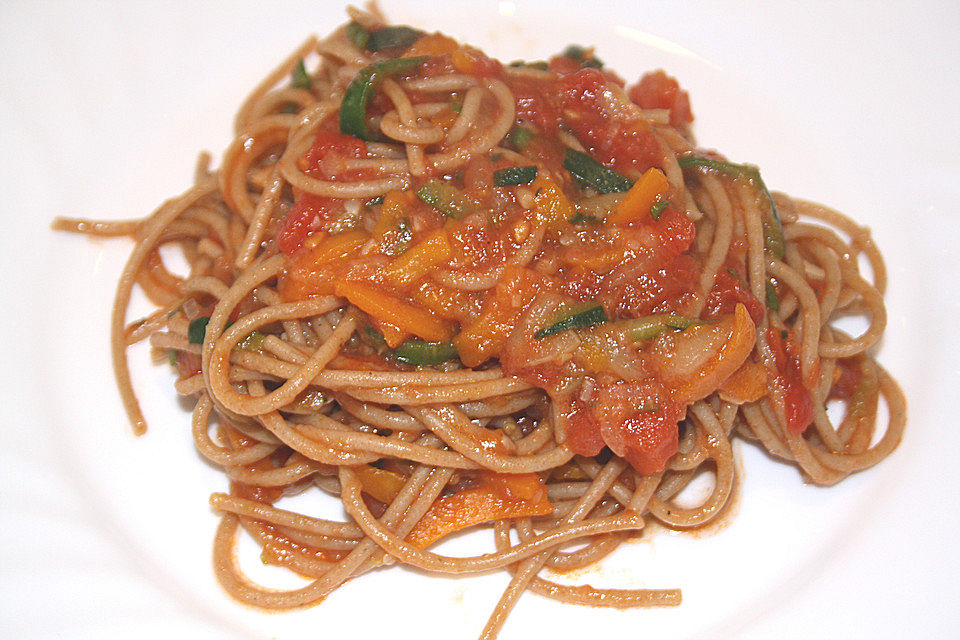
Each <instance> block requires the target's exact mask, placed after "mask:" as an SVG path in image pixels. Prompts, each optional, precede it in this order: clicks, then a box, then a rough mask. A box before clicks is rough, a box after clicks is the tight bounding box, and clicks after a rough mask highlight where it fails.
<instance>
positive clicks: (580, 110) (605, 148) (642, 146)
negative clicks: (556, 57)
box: [560, 69, 663, 173]
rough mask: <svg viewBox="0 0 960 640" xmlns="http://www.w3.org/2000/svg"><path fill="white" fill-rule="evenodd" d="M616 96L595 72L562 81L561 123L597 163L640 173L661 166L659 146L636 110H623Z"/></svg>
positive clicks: (647, 124) (584, 71) (587, 72)
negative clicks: (571, 131)
mask: <svg viewBox="0 0 960 640" xmlns="http://www.w3.org/2000/svg"><path fill="white" fill-rule="evenodd" d="M617 92H619V95H622V90H620V89H619V88H617V89H616V91H615V90H614V89H613V88H611V86H608V81H607V78H606V77H605V76H604V75H603V74H602V73H601V72H600V71H598V70H597V69H583V70H581V71H578V72H577V73H574V74H571V75H568V76H564V77H562V78H561V79H560V104H561V108H562V114H563V122H564V124H566V125H567V126H568V127H570V129H572V130H573V132H574V133H575V134H576V136H577V139H579V140H580V141H581V142H582V143H583V144H584V145H585V146H586V147H587V148H588V149H589V151H590V152H591V155H593V156H594V157H596V159H597V160H599V161H600V162H602V163H604V164H605V165H607V166H610V167H613V168H614V169H617V170H619V171H625V172H632V173H643V172H644V171H646V170H647V169H649V168H650V167H654V166H658V165H659V164H660V161H661V158H662V155H663V153H662V151H661V150H660V143H659V142H657V139H656V136H655V135H654V134H653V130H652V129H651V128H650V125H649V123H647V121H646V120H644V119H643V118H641V117H639V115H638V114H636V113H635V108H634V111H631V110H629V109H626V108H624V105H623V102H625V101H626V99H625V98H624V99H623V100H621V99H620V97H619V95H618V93H617Z"/></svg>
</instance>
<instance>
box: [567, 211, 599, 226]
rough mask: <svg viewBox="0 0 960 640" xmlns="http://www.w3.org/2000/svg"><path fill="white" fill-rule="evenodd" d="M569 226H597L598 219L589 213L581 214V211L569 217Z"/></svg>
mask: <svg viewBox="0 0 960 640" xmlns="http://www.w3.org/2000/svg"><path fill="white" fill-rule="evenodd" d="M569 222H570V224H575V225H586V224H599V223H600V218H598V217H596V216H591V215H590V214H589V213H583V212H582V211H577V212H576V213H575V214H573V215H572V216H570V220H569Z"/></svg>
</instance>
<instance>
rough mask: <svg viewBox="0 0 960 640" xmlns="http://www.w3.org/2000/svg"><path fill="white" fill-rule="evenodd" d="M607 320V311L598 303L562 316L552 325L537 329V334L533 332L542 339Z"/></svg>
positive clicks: (535, 336) (534, 335) (538, 338)
mask: <svg viewBox="0 0 960 640" xmlns="http://www.w3.org/2000/svg"><path fill="white" fill-rule="evenodd" d="M606 321H607V313H606V311H604V310H603V307H601V306H600V305H596V306H593V307H590V308H589V309H586V310H585V311H580V312H577V313H574V314H572V315H569V316H566V317H564V318H561V319H560V320H558V321H556V322H554V323H553V324H551V325H550V326H548V327H545V328H543V329H540V330H539V331H537V332H536V333H535V334H533V337H534V338H536V339H537V340H542V339H544V338H546V337H548V336H552V335H554V334H556V333H560V332H561V331H568V330H570V329H583V328H585V327H592V326H593V325H596V324H602V323H604V322H606Z"/></svg>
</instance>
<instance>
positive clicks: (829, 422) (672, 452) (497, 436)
mask: <svg viewBox="0 0 960 640" xmlns="http://www.w3.org/2000/svg"><path fill="white" fill-rule="evenodd" d="M692 120H693V116H692V114H691V111H690V105H689V100H688V97H687V94H686V92H684V91H683V90H681V89H680V87H679V86H678V84H677V82H676V81H675V80H674V79H673V78H671V77H669V76H667V75H666V74H665V73H663V72H662V71H656V72H653V73H648V74H646V75H644V76H643V78H641V79H640V81H639V82H638V83H636V84H633V85H627V84H626V83H624V82H623V81H622V80H621V79H620V78H619V77H618V76H617V75H616V74H615V73H613V72H612V71H610V70H608V69H607V68H606V67H604V65H603V63H602V62H601V61H600V60H599V59H598V58H597V57H596V56H595V55H594V53H593V50H592V49H589V48H583V47H577V46H571V47H569V48H567V49H566V50H565V51H564V52H563V53H562V54H560V55H558V56H555V57H553V58H551V59H550V60H549V61H548V62H524V61H518V62H515V63H511V64H509V65H506V64H503V63H500V62H498V61H496V60H493V59H491V58H489V57H487V56H486V55H485V54H483V53H482V52H480V51H478V50H476V49H473V48H471V47H469V46H464V45H462V44H460V43H458V42H456V41H454V40H452V39H451V38H448V37H446V36H444V35H441V34H437V33H434V34H428V33H424V32H423V31H421V30H418V29H414V28H411V27H406V26H391V25H388V24H387V23H386V22H385V21H384V19H383V18H382V17H381V16H379V15H378V14H376V13H375V12H369V13H368V12H359V11H353V10H351V21H350V23H349V24H347V25H344V26H342V27H340V28H339V29H337V30H336V31H335V32H334V33H333V34H332V35H330V36H329V37H327V38H325V39H322V40H317V39H310V40H308V41H307V42H305V43H304V44H303V45H302V46H300V47H299V48H297V49H296V50H295V51H294V52H293V53H292V54H291V55H290V56H289V57H288V58H287V59H286V60H285V61H283V63H281V64H280V65H279V66H278V67H277V68H276V70H275V71H273V72H272V73H271V74H269V75H268V76H267V77H266V78H265V79H264V80H263V82H261V84H260V85H258V86H257V87H256V89H255V90H254V91H253V93H252V94H251V95H250V97H249V98H248V99H247V101H246V102H245V103H244V104H243V105H242V106H241V108H240V110H239V112H238V114H237V117H236V137H235V139H234V141H233V143H232V144H231V145H230V146H229V147H228V148H227V149H226V151H225V153H224V155H223V159H222V162H221V164H220V167H219V169H216V170H212V169H210V168H209V158H207V157H206V156H202V157H201V161H200V162H199V163H198V168H197V172H196V180H195V184H194V185H193V186H192V187H191V188H190V189H188V190H187V191H186V192H185V193H183V194H182V195H180V196H178V197H176V198H173V199H171V200H169V201H168V202H166V203H164V204H163V205H162V206H161V207H160V208H159V209H158V210H157V211H156V212H154V213H153V214H152V215H151V216H149V217H147V218H145V219H143V220H140V221H136V222H122V223H101V222H92V221H87V220H64V219H61V220H58V221H57V223H56V224H55V226H56V227H57V228H60V229H68V230H75V231H81V232H84V233H90V234H94V235H127V236H130V237H132V238H133V239H134V240H135V241H136V247H135V248H134V250H133V253H132V254H131V256H130V259H129V261H128V263H127V266H126V268H125V269H124V271H123V274H122V275H121V277H120V283H119V285H118V288H117V295H116V302H115V307H114V312H113V321H112V332H113V361H114V365H115V369H116V376H117V381H118V384H119V387H120V391H121V395H122V397H123V401H124V404H125V406H126V409H127V412H128V413H129V416H130V419H131V422H132V423H133V425H134V429H135V431H136V432H137V433H143V431H144V430H145V429H146V423H145V421H144V418H143V416H142V414H141V412H140V409H139V407H138V404H137V401H136V398H135V395H134V391H133V389H132V388H131V385H130V377H129V373H128V364H127V359H126V351H127V347H128V346H130V345H131V344H133V343H135V342H138V341H140V340H144V339H149V340H150V342H151V344H152V346H153V347H154V348H155V349H156V350H157V351H158V352H159V353H165V354H167V355H168V356H169V358H170V361H171V363H172V364H173V366H175V368H176V370H177V371H178V373H179V377H178V379H177V381H176V384H175V386H176V389H177V391H178V393H180V394H182V395H184V396H189V397H190V398H192V399H193V400H194V402H195V404H194V410H193V418H192V430H193V435H194V439H195V442H196V446H197V449H198V450H199V451H200V452H201V453H202V454H203V455H204V456H205V457H206V458H207V459H209V460H210V461H211V462H212V463H213V464H215V465H217V466H218V467H220V468H222V469H223V472H224V474H225V475H226V476H227V478H228V480H229V490H228V491H224V492H223V493H216V494H214V495H213V496H212V497H211V498H210V503H211V505H212V506H213V508H214V509H215V510H216V511H217V512H219V513H220V514H221V518H222V519H221V523H220V526H219V529H218V532H217V535H216V540H215V542H214V546H215V570H216V573H217V577H218V578H219V580H220V582H221V584H222V585H223V586H224V588H225V589H226V590H227V591H228V592H229V593H230V594H231V595H232V596H233V597H235V598H236V599H238V600H240V601H242V602H245V603H249V604H252V605H256V606H259V607H263V608H268V609H287V608H292V607H300V606H304V605H309V604H312V603H317V602H319V601H320V600H322V599H323V597H324V596H325V595H326V594H328V593H330V592H331V591H332V590H334V589H336V588H337V587H338V586H339V585H341V584H342V583H343V582H344V581H346V580H348V579H350V578H353V577H356V576H358V575H359V574H362V573H364V572H367V571H369V570H371V569H374V568H377V567H381V566H384V565H389V564H395V563H401V564H406V565H410V566H413V567H417V568H420V569H423V570H425V571H430V572H436V573H442V574H463V573H475V572H481V571H488V570H491V569H504V570H507V571H509V572H510V573H511V575H512V581H511V583H510V586H509V588H508V589H507V590H506V592H505V593H504V594H503V596H502V598H501V600H500V602H499V603H498V604H497V606H496V607H495V609H494V612H493V614H492V615H491V617H490V620H489V621H488V623H487V625H486V627H485V629H484V630H483V632H482V637H484V638H491V637H494V636H496V634H497V632H498V631H499V629H500V628H501V626H502V625H503V623H504V620H505V619H506V616H507V614H508V613H509V611H510V609H511V608H512V607H513V605H514V604H515V602H516V600H517V598H519V596H520V595H521V594H522V593H523V592H524V591H526V590H532V591H534V592H536V593H538V594H541V595H544V596H547V597H549V598H554V599H556V600H560V601H563V602H571V603H577V604H589V605H595V606H605V607H634V606H651V605H676V604H679V603H680V592H679V590H677V589H675V588H665V589H662V590H641V591H631V590H620V589H603V588H598V587H593V586H589V585H581V586H567V585H562V584H558V583H555V582H553V581H551V580H549V579H548V578H547V577H545V576H544V575H543V574H542V572H541V570H542V569H543V568H545V567H546V568H550V569H555V570H561V571H562V570H569V569H573V568H578V567H583V566H586V565H588V564H590V563H593V562H595V561H597V560H598V559H600V558H602V557H604V556H606V555H607V554H609V553H610V552H611V551H613V550H614V549H616V547H617V546H618V545H619V544H620V543H622V542H623V541H624V540H626V539H628V538H631V537H636V536H638V535H641V532H642V529H643V527H644V525H645V523H647V522H650V521H658V522H660V523H662V524H663V525H666V526H668V527H672V528H677V529H687V528H693V527H698V526H701V525H703V524H705V523H707V522H710V521H712V520H714V519H716V518H719V517H722V516H723V515H724V513H725V507H726V506H727V505H728V503H729V499H730V496H731V494H732V493H733V492H734V490H735V485H736V483H737V474H736V466H735V461H734V456H733V451H732V448H731V442H732V441H733V440H734V439H735V438H742V439H745V440H749V441H754V442H756V443H757V444H758V445H759V446H762V447H764V448H765V449H766V450H768V451H769V452H770V453H771V454H772V455H774V456H776V457H778V458H782V459H783V460H785V461H789V462H790V463H793V464H795V465H796V466H797V467H799V469H800V470H801V472H802V474H803V476H804V477H805V479H807V480H809V481H810V482H814V483H817V484H822V485H829V484H833V483H836V482H838V481H840V480H842V479H843V478H845V477H846V476H848V475H850V474H852V473H855V472H858V471H861V470H864V469H867V468H869V467H871V466H873V465H874V464H876V463H877V462H879V461H880V460H882V459H883V458H884V457H885V456H887V455H888V454H889V453H890V452H891V451H892V450H893V449H894V448H895V447H896V446H897V444H898V442H899V441H900V439H901V436H902V433H903V428H904V422H905V402H904V398H903V396H902V394H901V392H900V390H899V388H898V387H897V384H896V382H895V381H894V380H893V379H892V378H891V377H890V376H889V375H888V374H887V372H886V371H884V370H883V368H882V367H880V365H879V364H877V362H876V361H875V360H874V358H873V356H872V355H871V351H870V350H871V347H873V346H874V345H875V344H876V343H877V341H878V340H879V338H880V337H881V336H882V334H883V330H884V326H885V323H886V312H885V309H884V304H883V291H884V287H885V283H886V272H885V270H884V265H883V260H882V258H881V255H880V253H879V251H878V250H877V248H876V247H875V245H874V244H873V242H872V240H871V238H870V233H869V231H868V230H867V229H866V228H864V227H862V226H860V225H858V224H857V223H855V222H854V221H852V220H850V219H849V218H847V217H845V216H843V215H841V214H839V213H837V212H835V211H833V210H831V209H829V208H827V207H824V206H821V205H816V204H812V203H809V202H804V201H801V200H796V199H792V198H789V197H787V196H785V195H782V194H779V193H772V192H770V191H769V190H768V188H767V186H766V185H765V184H764V182H763V180H762V178H761V175H760V172H759V170H758V169H757V168H756V167H753V166H751V165H747V164H740V163H737V162H732V161H730V160H728V159H726V158H724V157H723V156H721V155H720V154H718V153H716V152H713V151H706V150H704V149H702V148H700V147H698V146H696V144H695V142H694V139H693V136H692V134H691V130H690V124H691V122H692ZM169 247H175V248H177V249H178V250H179V251H180V252H182V254H183V256H184V257H185V258H186V262H187V264H188V265H189V272H188V273H186V274H177V273H174V272H173V271H171V270H170V269H169V268H168V266H167V264H165V262H164V258H163V255H165V253H162V252H165V251H166V250H167V249H168V248H169ZM135 287H140V288H141V289H142V290H143V292H144V293H145V294H146V295H147V296H148V297H149V299H150V300H151V301H152V302H153V303H155V304H156V306H157V311H156V312H155V313H153V314H152V315H151V316H149V317H148V318H145V319H143V320H141V321H138V322H135V323H132V324H128V323H127V307H128V303H129V301H130V297H131V293H132V291H133V290H134V288H135ZM849 316H853V317H858V318H862V319H863V320H864V324H865V325H866V327H867V328H866V329H865V330H864V331H863V332H861V333H860V334H859V335H847V334H846V333H844V332H842V331H840V330H839V329H838V328H836V326H835V321H836V320H837V319H839V318H842V317H849ZM878 422H879V423H882V424H880V425H879V427H878ZM704 474H706V475H709V476H711V477H712V479H713V481H712V487H713V488H712V492H711V494H710V495H709V496H708V497H707V498H706V499H704V500H703V501H702V503H701V504H699V505H697V506H690V505H689V504H687V503H686V502H683V501H680V502H678V501H677V500H676V497H677V495H678V494H679V493H680V492H681V491H682V490H683V489H684V487H685V486H687V484H688V483H689V482H690V481H691V480H692V479H693V478H696V477H698V476H702V475H704ZM302 491H312V492H321V493H324V494H329V495H330V496H334V497H335V498H336V499H339V500H340V501H342V504H343V507H344V509H345V510H346V513H347V514H348V518H347V519H345V520H344V521H333V520H328V519H323V518H318V517H313V516H311V515H309V514H304V513H297V512H294V511H291V510H288V509H284V508H282V506H281V505H280V504H278V503H279V502H280V501H281V498H282V497H283V496H284V495H288V494H293V493H298V492H302ZM471 528H486V529H488V530H489V531H490V533H491V535H492V538H493V540H492V544H491V546H490V547H489V549H488V550H487V551H486V552H484V553H481V554H479V555H476V556H472V557H447V556H444V555H440V554H437V553H435V552H434V551H432V550H431V548H432V545H434V543H435V542H437V541H438V540H441V539H443V538H444V537H445V536H448V535H449V534H451V533H454V532H456V531H460V530H464V529H471ZM241 530H243V531H245V532H246V534H247V535H249V536H251V537H252V538H253V539H255V540H256V541H257V542H258V543H259V544H260V545H261V547H262V549H263V554H262V557H263V559H264V561H265V562H268V563H273V564H278V565H283V566H286V567H289V568H290V569H291V570H292V571H294V572H296V573H297V574H300V575H303V576H306V577H308V578H309V579H310V582H309V584H307V585H306V586H304V587H302V588H300V589H296V590H291V591H278V590H275V589H270V588H267V587H264V586H261V585H258V584H256V583H254V582H253V581H251V580H250V579H249V578H248V577H247V576H246V575H245V574H244V573H243V570H242V568H241V567H240V565H239V562H238V560H237V558H236V555H235V547H236V540H237V536H238V535H239V533H240V532H241Z"/></svg>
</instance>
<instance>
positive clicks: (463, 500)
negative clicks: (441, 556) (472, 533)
mask: <svg viewBox="0 0 960 640" xmlns="http://www.w3.org/2000/svg"><path fill="white" fill-rule="evenodd" d="M479 480H480V484H479V486H477V487H472V488H470V489H465V490H463V491H458V492H457V493H454V494H452V495H448V496H443V497H441V498H438V499H437V500H436V501H435V502H434V503H433V505H432V506H431V507H430V510H429V511H427V513H426V514H424V516H423V517H422V518H420V521H419V522H418V523H417V524H416V526H415V527H414V528H413V530H412V531H411V532H410V535H408V536H407V541H408V542H410V543H411V544H413V545H415V546H417V547H419V548H421V549H424V548H426V547H428V546H429V545H431V544H433V543H434V542H436V541H437V540H439V539H440V538H443V537H444V536H447V535H450V534H451V533H454V532H456V531H460V530H461V529H466V528H467V527H472V526H474V525H477V524H481V523H484V522H491V521H494V520H503V519H505V518H528V517H532V516H543V515H547V514H550V513H552V512H553V505H552V504H550V501H549V500H548V499H547V490H546V487H545V486H544V485H543V481H542V480H541V479H540V476H538V475H537V474H535V473H520V474H516V475H511V474H500V473H491V472H481V473H480V475H479Z"/></svg>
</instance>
